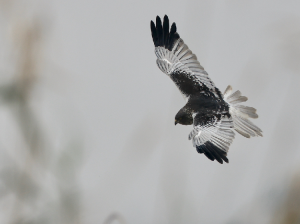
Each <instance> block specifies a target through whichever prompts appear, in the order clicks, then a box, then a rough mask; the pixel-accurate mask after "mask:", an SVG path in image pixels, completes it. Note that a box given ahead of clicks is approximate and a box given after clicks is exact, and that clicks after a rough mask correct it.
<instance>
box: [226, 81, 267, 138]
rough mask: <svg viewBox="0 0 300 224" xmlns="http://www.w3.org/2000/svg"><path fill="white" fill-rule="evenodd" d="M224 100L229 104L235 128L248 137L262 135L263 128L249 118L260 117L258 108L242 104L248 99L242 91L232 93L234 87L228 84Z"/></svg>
mask: <svg viewBox="0 0 300 224" xmlns="http://www.w3.org/2000/svg"><path fill="white" fill-rule="evenodd" d="M224 100H225V101H226V102H227V103H228V104H229V113H230V114H231V116H232V119H233V124H234V129H235V130H236V131H237V132H238V133H240V134H241V135H243V136H244V137H246V138H250V137H251V136H252V137H255V136H262V130H261V129H260V128H259V127H257V126H256V125H255V124H253V123H252V122H251V121H250V120H249V119H248V118H258V115H257V114H256V109H255V108H253V107H247V106H244V105H240V103H242V102H246V101H247V100H248V98H247V97H245V96H242V95H241V92H240V91H239V90H238V91H235V92H234V93H232V87H231V86H228V87H227V88H226V90H225V92H224Z"/></svg>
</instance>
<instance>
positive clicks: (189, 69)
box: [155, 38, 215, 90]
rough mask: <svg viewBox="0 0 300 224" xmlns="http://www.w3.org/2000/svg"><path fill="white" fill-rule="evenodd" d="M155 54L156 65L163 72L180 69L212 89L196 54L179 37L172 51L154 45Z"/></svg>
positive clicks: (211, 83) (213, 86) (211, 84)
mask: <svg viewBox="0 0 300 224" xmlns="http://www.w3.org/2000/svg"><path fill="white" fill-rule="evenodd" d="M155 54H156V56H157V60H156V63H157V66H158V67H159V69H160V70H161V71H162V72H163V73H165V74H167V75H170V74H171V73H172V72H173V71H174V70H178V71H182V72H185V73H187V74H189V75H191V76H194V77H195V78H196V80H198V82H199V84H202V83H203V84H205V85H206V86H207V87H208V88H209V89H211V90H214V88H215V85H214V83H213V82H212V81H211V79H210V78H209V77H208V74H207V72H206V71H205V70H204V68H203V67H202V66H201V65H200V63H199V61H198V60H197V57H196V55H195V54H193V53H192V51H191V50H190V49H189V48H188V46H187V45H186V44H185V43H184V41H183V40H182V39H181V38H179V39H178V40H177V41H176V43H175V44H174V47H173V49H172V51H169V50H168V49H166V48H164V47H156V48H155Z"/></svg>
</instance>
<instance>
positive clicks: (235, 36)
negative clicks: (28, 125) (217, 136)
mask: <svg viewBox="0 0 300 224" xmlns="http://www.w3.org/2000/svg"><path fill="white" fill-rule="evenodd" d="M0 3H1V5H0V7H1V16H0V49H1V50H0V51H1V53H0V72H1V77H0V84H1V86H3V85H9V83H13V82H14V81H15V80H17V79H18V78H16V77H18V71H19V69H18V66H17V64H18V61H19V59H18V57H19V56H18V50H16V48H18V44H16V43H19V42H18V40H16V39H18V38H19V37H20V36H22V35H21V34H20V33H19V31H20V30H22V29H23V28H24V27H25V28H26V27H31V26H32V24H34V26H37V27H38V33H39V36H38V52H39V53H38V56H36V57H35V60H36V63H37V68H36V69H35V71H36V78H35V81H34V85H33V86H32V89H31V93H30V95H29V96H28V99H29V102H28V105H29V107H30V108H31V110H32V113H33V114H34V117H35V119H36V120H37V123H38V125H39V127H40V131H41V133H43V135H44V136H47V137H45V139H44V140H43V141H44V145H46V146H45V147H44V148H46V151H47V150H48V151H49V152H50V154H51V155H50V154H47V153H45V155H46V154H47V156H45V158H46V159H45V161H48V163H47V162H46V163H45V162H41V163H37V164H39V165H37V166H38V167H39V166H41V167H43V165H41V164H43V163H44V164H47V165H45V167H46V168H45V170H46V171H45V173H41V174H38V175H37V176H35V180H36V181H35V182H36V183H39V184H38V189H42V190H40V192H43V193H39V196H38V197H37V198H36V199H35V202H33V203H32V206H31V204H30V206H28V204H27V202H24V203H21V205H20V206H16V205H15V201H16V200H17V199H16V197H17V196H13V195H14V194H13V193H9V192H8V193H7V192H5V193H2V194H1V195H2V196H1V200H0V206H1V208H3V209H5V211H6V212H0V220H2V222H1V223H11V222H9V220H11V218H10V217H11V216H13V214H14V211H22V212H21V213H20V214H21V215H20V220H21V223H34V221H30V220H37V219H36V218H32V217H35V215H32V214H34V212H32V211H36V210H35V209H36V208H39V209H38V211H39V212H40V213H41V214H45V210H47V208H51V209H52V210H53V213H51V214H54V215H56V216H57V217H58V218H57V219H56V221H53V220H52V219H53V218H52V219H49V220H52V221H47V222H48V223H67V222H63V221H61V220H63V219H60V215H62V214H60V213H59V212H57V211H58V210H57V209H55V203H53V204H51V203H50V204H49V203H48V202H49V201H52V202H53V201H56V200H59V198H60V195H63V194H59V193H57V192H60V191H59V190H58V189H66V190H65V191H64V192H68V194H69V193H70V192H71V193H70V194H69V197H70V198H72V200H73V197H74V198H77V199H78V200H76V202H74V203H75V204H76V206H77V207H76V209H77V210H76V209H75V210H74V211H75V213H76V214H77V216H76V222H75V221H74V220H73V221H74V222H73V221H72V222H73V223H86V224H94V223H103V222H104V221H105V220H106V219H107V218H108V217H109V216H110V215H111V214H118V215H116V216H117V217H119V219H122V218H120V217H123V219H124V220H125V222H126V223H127V224H140V223H143V224H151V223H156V224H160V223H161V224H164V223H170V224H176V223H178V224H179V223H191V224H192V223H195V224H196V223H241V222H238V221H237V220H243V222H242V223H270V222H271V219H272V217H273V215H274V214H275V213H276V211H277V210H276V209H277V207H276V206H275V204H279V202H280V200H281V199H282V197H283V196H284V194H285V189H287V188H288V186H289V184H290V180H291V179H292V178H293V176H294V175H295V173H297V172H300V167H299V161H300V150H299V149H300V144H299V143H300V142H299V136H300V135H299V134H300V130H299V129H300V127H299V123H300V118H299V116H298V112H299V109H300V105H299V99H298V98H299V96H300V88H299V83H300V76H299V75H300V74H299V73H300V65H299V62H300V16H299V10H300V2H299V1H271V0H264V1H217V0H216V1H195V0H186V1H176V0H175V1H174V0H173V1H127V0H126V1H121V0H120V1H92V0H87V1H71V0H64V1H58V0H52V1H45V0H43V1H37V0H30V1H28V0H26V1H25V0H11V1H5V0H2V1H0ZM165 14H167V15H168V16H169V19H170V22H176V24H177V30H178V33H179V34H180V36H181V38H183V40H184V41H185V43H186V44H187V45H188V46H189V47H190V49H191V50H192V51H193V52H194V53H195V54H196V55H197V57H198V60H199V61H200V63H201V65H202V66H203V67H204V68H205V70H206V71H207V72H208V74H209V75H210V77H211V79H212V80H213V81H214V83H215V84H216V86H217V87H218V88H219V89H220V90H221V91H224V90H225V88H226V87H227V85H229V84H230V85H232V86H233V89H234V90H240V91H241V92H242V94H243V95H245V96H247V97H248V99H249V100H248V101H247V103H246V105H248V106H253V107H255V108H256V109H257V112H258V115H259V118H258V119H256V120H254V123H255V124H256V125H257V126H259V127H260V128H261V129H262V130H263V135H264V137H263V138H251V139H246V138H244V137H242V136H241V135H239V134H236V138H235V140H234V142H233V144H232V145H231V148H230V151H229V154H228V158H229V161H230V163H229V164H223V165H220V164H219V163H217V162H212V161H210V160H208V159H207V158H206V157H205V156H203V155H200V154H198V153H197V152H196V150H195V148H193V147H192V143H191V142H190V141H188V134H189V132H190V130H191V128H192V127H191V126H188V127H185V126H180V125H177V126H174V117H175V114H176V113H177V111H178V110H179V109H180V108H181V107H182V106H183V105H184V100H183V98H182V96H181V94H180V93H179V91H178V90H177V88H176V87H175V85H174V84H173V83H172V82H171V80H170V79H169V78H168V77H167V76H166V75H164V74H163V73H162V72H161V71H160V70H159V69H158V67H157V66H156V62H155V60H156V56H155V54H154V46H153V42H152V38H151V32H150V20H155V17H156V16H157V15H159V16H161V17H163V16H164V15H165ZM25 28H24V29H25ZM34 42H36V41H34ZM25 55H26V54H25ZM10 107H11V104H5V103H3V104H2V105H1V107H0V151H1V155H2V156H1V159H0V161H1V164H2V165H1V167H0V169H2V170H7V167H11V166H10V165H11V161H14V162H15V163H16V164H19V165H17V167H19V169H20V170H24V169H25V168H24V167H25V166H24V164H23V162H24V155H25V154H26V153H25V154H23V153H22V152H23V150H26V148H28V146H24V145H26V142H24V141H25V140H24V137H22V134H20V130H19V127H18V122H17V121H16V119H15V117H14V116H13V115H11V114H12V113H11V110H10ZM66 145H71V146H70V150H69V151H68V153H67V154H66V155H67V158H69V157H70V158H72V159H71V160H68V159H66V160H64V162H62V164H63V165H62V168H61V169H64V167H65V166H68V164H69V163H71V162H70V161H73V162H74V161H75V160H76V162H74V163H73V162H72V165H70V167H69V166H68V167H69V168H68V169H67V170H68V171H66V173H64V174H63V176H61V173H62V171H61V170H60V168H58V167H59V166H57V163H55V162H53V161H56V159H55V158H56V156H58V155H60V154H61V152H64V151H63V150H62V149H63V148H65V146H66ZM68 147H69V146H68ZM7 158H10V159H7ZM74 158H75V159H74ZM49 161H50V162H49ZM51 161H52V162H51ZM11 169H16V168H11ZM34 170H36V169H34ZM43 172H44V171H43ZM9 175H10V174H9ZM4 176H5V175H4ZM1 178H2V176H1V175H0V179H1ZM2 179H3V178H2ZM4 179H5V178H4ZM4 179H3V180H4ZM57 180H60V182H59V184H57V183H58V182H57ZM14 183H16V185H18V182H14ZM70 183H71V184H70ZM2 185H3V184H2ZM4 185H5V184H4ZM52 186H53V187H52ZM66 186H67V187H66ZM64 187H65V188H64ZM49 189H50V190H49ZM49 192H50V193H49ZM25 194H26V193H25ZM45 195H47V199H45ZM26 200H27V199H26ZM28 200H29V199H28ZM72 200H71V203H70V204H69V205H71V207H72V205H73V202H72ZM261 200H262V201H261ZM30 203H31V202H30ZM259 206H261V207H259ZM255 208H260V209H255ZM52 210H51V211H52ZM7 211H8V213H7ZM72 211H73V210H72ZM70 214H71V213H70ZM72 214H73V213H72ZM49 216H50V215H49ZM47 217H48V216H46V218H45V219H44V220H47ZM117 219H118V218H117ZM26 220H27V221H28V220H29V221H28V222H25V221H26ZM57 220H59V221H57ZM47 222H46V221H45V223H47ZM72 222H71V221H70V223H72ZM119 222H120V223H121V222H122V220H120V221H119ZM111 223H118V221H117V220H115V221H112V222H111Z"/></svg>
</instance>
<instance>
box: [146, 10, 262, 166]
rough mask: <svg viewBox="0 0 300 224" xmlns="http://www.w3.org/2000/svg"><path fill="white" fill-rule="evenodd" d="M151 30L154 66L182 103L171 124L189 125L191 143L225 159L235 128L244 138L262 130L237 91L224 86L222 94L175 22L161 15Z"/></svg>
mask: <svg viewBox="0 0 300 224" xmlns="http://www.w3.org/2000/svg"><path fill="white" fill-rule="evenodd" d="M151 32H152V38H153V42H154V46H155V54H156V56H157V60H156V63H157V66H158V67H159V69H160V70H161V71H162V72H163V73H165V74H167V75H168V76H169V77H170V78H171V79H172V80H173V82H174V83H175V85H176V86H177V87H178V89H179V91H180V92H181V93H182V95H183V97H184V98H185V100H186V104H185V106H184V107H183V108H181V109H180V110H179V111H178V113H177V114H176V116H175V125H176V124H177V123H179V124H182V125H193V130H192V131H191V133H190V134H189V139H190V140H192V142H193V146H194V147H196V149H197V151H198V152H199V153H204V155H205V156H206V157H207V158H209V159H210V160H212V161H214V160H215V159H216V160H217V161H218V162H219V163H221V164H222V163H223V161H225V162H226V163H228V162H229V161H228V158H227V157H226V156H227V152H228V150H229V146H230V144H231V143H232V141H233V139H234V135H235V133H234V132H233V130H235V131H237V132H238V133H240V134H241V135H243V136H244V137H246V138H250V137H251V136H262V130H261V129H260V128H258V127H257V126H256V125H254V124H253V123H252V122H251V121H249V119H248V118H257V117H258V115H257V114H256V109H254V108H253V107H248V106H244V105H240V103H242V102H245V101H247V97H245V96H242V95H241V92H240V91H236V92H234V93H232V87H231V86H228V87H227V88H226V90H225V92H224V95H223V94H222V93H221V92H220V90H219V89H218V88H217V87H216V86H215V84H214V83H213V82H212V80H211V79H210V78H209V76H208V74H207V72H206V71H205V70H204V68H203V67H202V66H201V65H200V63H199V61H198V60H197V57H196V55H195V54H193V53H192V51H191V50H190V49H189V48H188V46H187V45H186V44H185V43H184V42H183V40H182V39H181V38H180V36H179V34H178V33H177V31H176V24H175V23H173V24H172V26H171V29H170V28H169V18H168V16H166V15H165V17H164V21H163V24H162V22H161V19H160V17H159V16H157V17H156V25H155V24H154V22H153V21H151Z"/></svg>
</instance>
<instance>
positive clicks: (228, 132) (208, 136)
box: [189, 117, 235, 152]
mask: <svg viewBox="0 0 300 224" xmlns="http://www.w3.org/2000/svg"><path fill="white" fill-rule="evenodd" d="M232 128H233V122H232V119H231V118H227V117H225V118H222V119H221V120H220V121H215V122H214V123H210V124H206V125H204V126H200V125H197V126H195V125H194V129H193V130H192V131H191V133H190V134H189V140H192V141H193V146H194V147H196V146H201V145H203V144H204V143H206V142H211V143H212V144H214V145H215V146H216V147H218V148H219V149H221V150H223V151H224V152H228V150H229V146H230V144H231V143H232V141H233V139H234V135H235V134H234V132H233V131H232Z"/></svg>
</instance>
